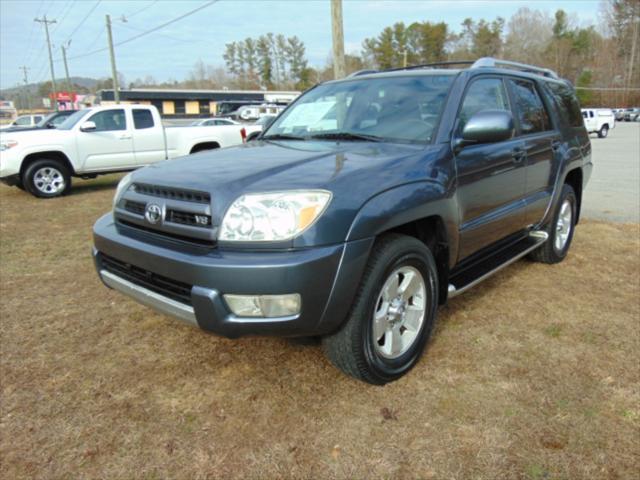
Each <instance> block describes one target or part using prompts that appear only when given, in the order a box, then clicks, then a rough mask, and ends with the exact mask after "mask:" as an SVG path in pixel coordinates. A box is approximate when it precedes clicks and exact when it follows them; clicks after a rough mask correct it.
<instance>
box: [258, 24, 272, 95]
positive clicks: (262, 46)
mask: <svg viewBox="0 0 640 480" xmlns="http://www.w3.org/2000/svg"><path fill="white" fill-rule="evenodd" d="M256 50H257V52H258V63H259V72H260V80H261V82H262V86H264V87H266V88H271V87H272V86H273V61H272V60H271V42H270V41H269V38H268V37H266V36H265V35H261V36H260V37H259V38H258V41H257V43H256Z"/></svg>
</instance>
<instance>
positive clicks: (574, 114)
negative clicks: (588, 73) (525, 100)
mask: <svg viewBox="0 0 640 480" xmlns="http://www.w3.org/2000/svg"><path fill="white" fill-rule="evenodd" d="M546 85H547V87H548V88H549V91H550V92H551V94H552V95H553V98H554V99H555V101H556V104H557V105H558V107H559V108H560V113H561V115H562V117H563V118H564V121H565V122H569V125H571V126H572V127H581V126H582V115H581V114H580V103H579V102H578V99H577V98H576V95H575V94H574V93H573V90H572V89H571V88H570V87H569V86H568V85H563V84H561V83H556V82H547V84H546Z"/></svg>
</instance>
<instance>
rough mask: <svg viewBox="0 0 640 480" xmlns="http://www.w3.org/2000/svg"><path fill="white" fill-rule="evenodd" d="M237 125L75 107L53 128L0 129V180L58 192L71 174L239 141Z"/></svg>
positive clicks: (147, 110)
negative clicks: (170, 122)
mask: <svg viewBox="0 0 640 480" xmlns="http://www.w3.org/2000/svg"><path fill="white" fill-rule="evenodd" d="M245 137H246V130H244V129H243V127H242V125H223V126H216V127H171V128H165V127H164V126H163V125H162V120H161V118H160V114H159V113H158V110H157V109H156V108H155V107H153V106H148V105H110V106H101V107H93V108H88V109H85V110H80V111H78V112H76V113H74V114H73V115H71V116H70V117H69V118H68V119H67V120H66V121H65V122H64V123H62V124H61V125H59V126H58V127H57V128H56V129H51V130H40V131H26V132H19V131H15V132H10V133H0V181H2V182H3V183H5V184H7V185H15V186H18V187H20V188H23V189H24V190H27V191H28V192H29V193H31V194H33V195H35V196H36V197H40V198H51V197H57V196H59V195H63V194H64V193H66V192H67V191H68V190H69V188H70V187H71V177H72V176H75V177H82V178H95V177H96V176H97V175H100V174H106V173H113V172H121V171H127V170H134V169H136V168H139V167H143V166H145V165H150V164H152V163H155V162H160V161H162V160H165V159H170V158H175V157H179V156H183V155H188V154H190V153H194V152H199V151H202V150H210V149H214V148H222V147H228V146H231V145H237V144H240V143H243V142H244V141H245Z"/></svg>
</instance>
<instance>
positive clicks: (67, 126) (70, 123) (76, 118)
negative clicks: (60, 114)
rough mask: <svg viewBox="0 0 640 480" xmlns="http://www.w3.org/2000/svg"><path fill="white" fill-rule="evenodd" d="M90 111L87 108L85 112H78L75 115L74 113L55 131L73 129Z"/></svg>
mask: <svg viewBox="0 0 640 480" xmlns="http://www.w3.org/2000/svg"><path fill="white" fill-rule="evenodd" d="M90 111H91V110H90V109H88V108H87V109H86V110H78V111H77V112H76V113H74V114H73V115H71V116H70V117H67V119H66V120H65V121H64V122H62V123H61V124H60V125H58V126H57V129H58V130H71V129H72V128H73V127H74V125H75V124H76V123H78V122H79V121H80V120H82V119H83V118H84V116H85V115H87V114H88V113H89V112H90Z"/></svg>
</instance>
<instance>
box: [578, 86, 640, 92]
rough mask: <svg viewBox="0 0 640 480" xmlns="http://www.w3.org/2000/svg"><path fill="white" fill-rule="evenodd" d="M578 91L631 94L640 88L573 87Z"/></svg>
mask: <svg viewBox="0 0 640 480" xmlns="http://www.w3.org/2000/svg"><path fill="white" fill-rule="evenodd" d="M573 88H575V89H576V90H603V91H611V92H629V91H640V88H636V87H573Z"/></svg>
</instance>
